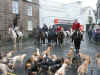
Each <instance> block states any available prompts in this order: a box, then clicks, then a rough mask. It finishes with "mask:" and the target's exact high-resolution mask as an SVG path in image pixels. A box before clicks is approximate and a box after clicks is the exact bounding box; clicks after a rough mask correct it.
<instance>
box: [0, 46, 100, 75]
mask: <svg viewBox="0 0 100 75" xmlns="http://www.w3.org/2000/svg"><path fill="white" fill-rule="evenodd" d="M50 51H51V46H48V48H47V49H46V50H44V51H43V52H42V53H40V52H39V49H36V50H35V51H34V52H33V54H32V55H31V56H30V57H29V59H28V60H26V61H25V63H24V59H25V57H27V56H28V55H27V54H26V53H24V54H18V55H16V56H13V54H14V53H15V52H16V51H13V50H12V51H9V52H7V53H6V54H5V55H2V54H0V71H1V72H2V75H7V73H8V72H14V71H15V69H16V62H17V61H19V62H20V63H21V65H24V68H25V75H67V74H66V70H67V71H68V70H69V68H71V65H72V58H73V49H72V48H70V49H69V50H68V52H67V53H66V57H64V58H63V57H58V56H56V54H52V55H51V54H50ZM79 55H80V58H81V60H82V63H81V65H80V66H79V67H78V69H77V73H78V75H88V65H89V64H90V63H91V60H92V59H91V57H90V56H89V55H87V54H84V53H79ZM96 64H97V67H98V69H99V71H100V54H96Z"/></svg>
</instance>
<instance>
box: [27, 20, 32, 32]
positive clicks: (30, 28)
mask: <svg viewBox="0 0 100 75" xmlns="http://www.w3.org/2000/svg"><path fill="white" fill-rule="evenodd" d="M27 30H28V31H32V30H33V22H32V20H28V21H27Z"/></svg>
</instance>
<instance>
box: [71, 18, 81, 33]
mask: <svg viewBox="0 0 100 75" xmlns="http://www.w3.org/2000/svg"><path fill="white" fill-rule="evenodd" d="M80 27H81V25H80V23H79V22H78V21H77V19H76V20H75V22H74V23H73V25H72V31H76V30H78V31H79V29H80Z"/></svg>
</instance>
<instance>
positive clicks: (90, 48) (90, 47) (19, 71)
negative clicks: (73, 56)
mask: <svg viewBox="0 0 100 75" xmlns="http://www.w3.org/2000/svg"><path fill="white" fill-rule="evenodd" d="M27 43H28V44H26V45H27V46H24V47H23V48H24V49H23V50H18V51H17V52H16V54H23V53H27V54H28V55H27V57H26V58H25V60H24V62H25V61H26V60H27V59H28V58H29V57H30V56H31V55H32V52H33V51H34V48H35V45H34V44H33V42H32V41H29V42H27ZM29 43H30V44H29ZM32 44H33V45H32ZM71 46H72V43H71V40H65V42H64V46H63V48H60V47H59V46H56V47H54V48H52V50H51V54H56V55H57V56H59V57H64V58H66V53H67V52H68V50H69V48H70V47H71ZM46 48H47V46H46V45H40V50H41V52H42V51H43V50H45V49H46ZM99 49H100V45H96V44H94V43H93V42H91V41H88V38H87V35H86V34H84V41H82V43H81V50H80V51H81V52H82V53H85V54H88V55H89V56H91V58H92V59H91V64H90V65H89V72H88V75H100V72H98V69H97V67H96V60H95V56H96V53H99V52H100V51H99ZM16 54H15V55H16ZM23 65H24V64H23ZM23 65H21V64H20V63H19V62H18V63H17V67H16V72H15V73H16V75H25V71H24V67H23ZM91 73H92V74H91ZM67 75H75V72H73V71H71V70H69V71H68V72H67Z"/></svg>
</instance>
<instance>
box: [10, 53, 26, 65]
mask: <svg viewBox="0 0 100 75" xmlns="http://www.w3.org/2000/svg"><path fill="white" fill-rule="evenodd" d="M26 56H27V54H21V55H17V56H14V57H13V58H9V59H11V60H12V61H13V62H14V63H15V64H16V61H19V62H21V64H23V61H24V58H25V57H26Z"/></svg>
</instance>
